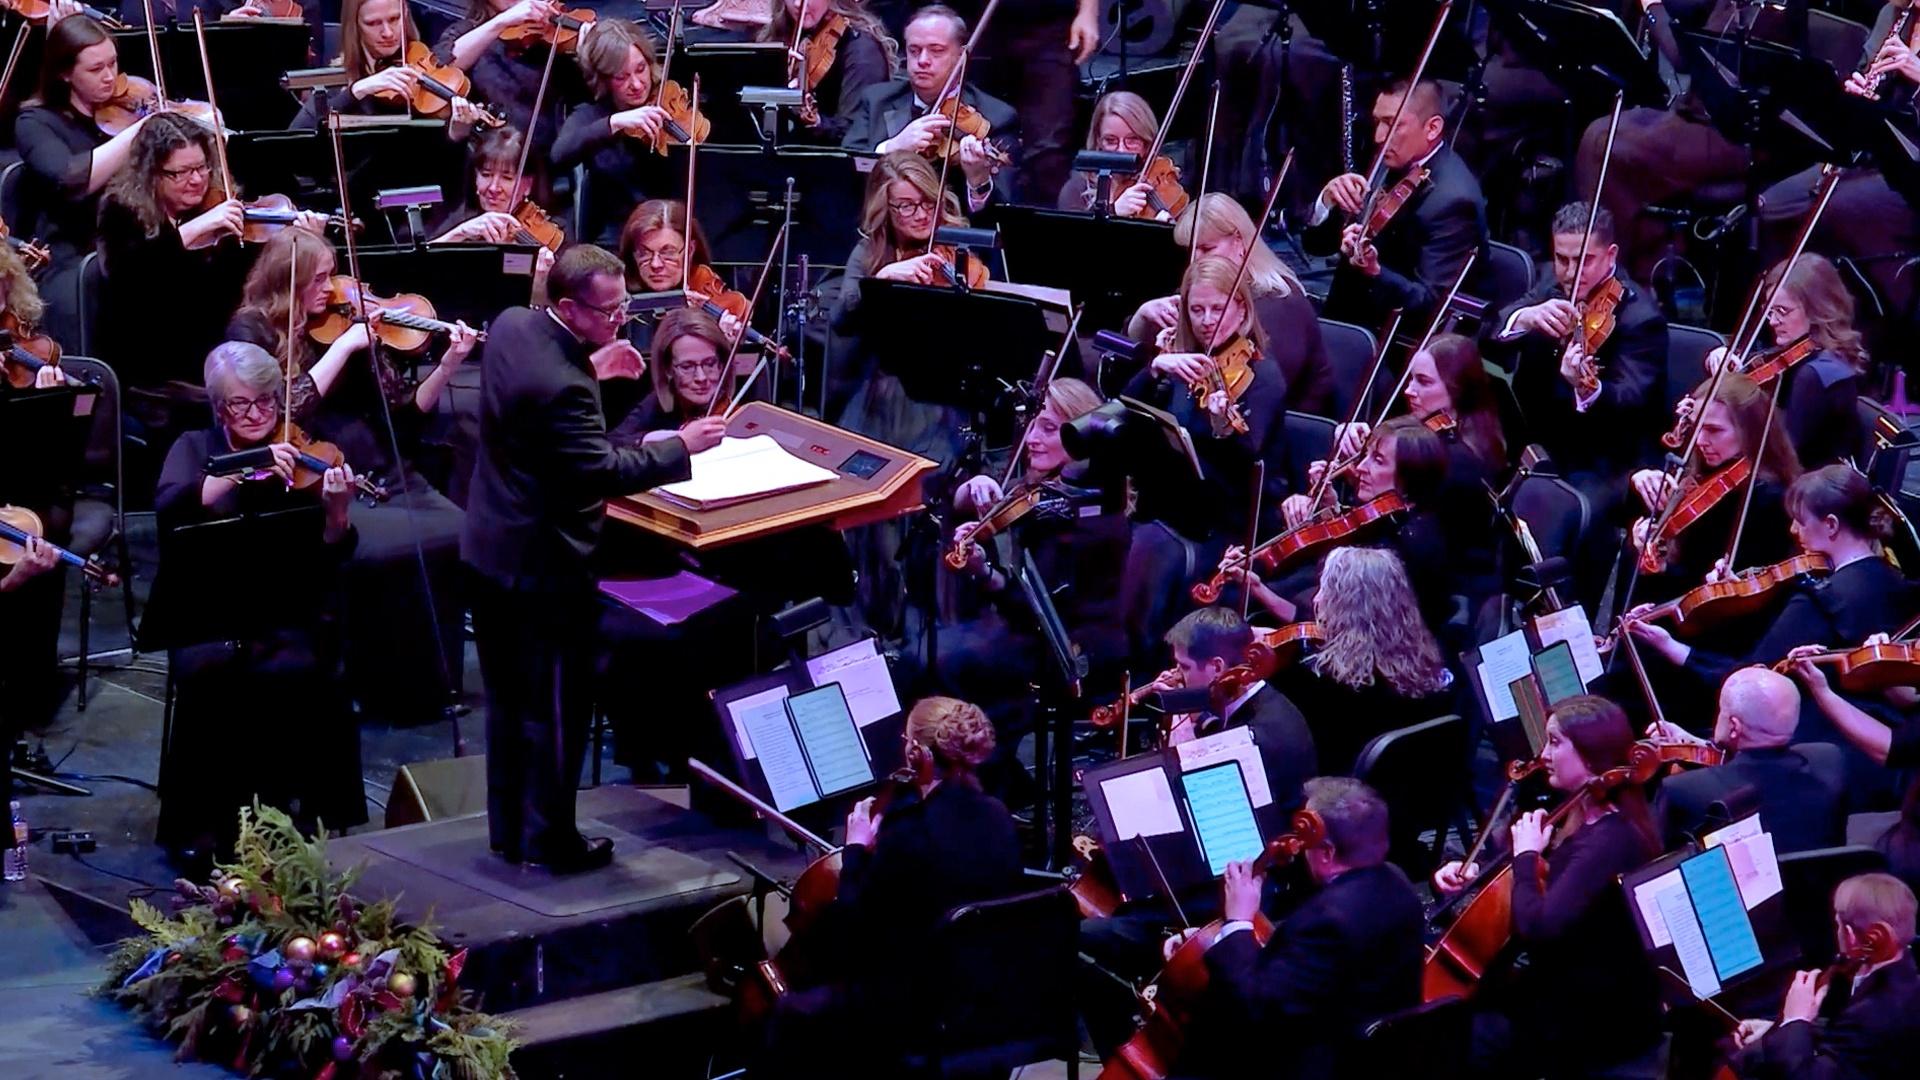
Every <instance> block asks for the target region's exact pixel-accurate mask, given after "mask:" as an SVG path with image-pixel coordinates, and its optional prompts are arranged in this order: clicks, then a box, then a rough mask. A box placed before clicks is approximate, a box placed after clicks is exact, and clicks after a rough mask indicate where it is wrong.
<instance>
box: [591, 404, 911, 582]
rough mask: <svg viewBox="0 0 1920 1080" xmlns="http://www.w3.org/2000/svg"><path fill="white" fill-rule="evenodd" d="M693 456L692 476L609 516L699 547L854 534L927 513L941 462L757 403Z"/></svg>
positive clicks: (612, 507)
mask: <svg viewBox="0 0 1920 1080" xmlns="http://www.w3.org/2000/svg"><path fill="white" fill-rule="evenodd" d="M693 460H694V476H693V479H692V480H689V481H686V482H684V483H680V484H666V485H663V486H662V487H659V488H655V489H653V490H651V491H642V492H639V493H637V494H633V495H623V496H621V497H619V498H616V499H613V500H611V501H609V502H608V503H607V514H608V516H609V517H612V518H614V519H615V520H617V521H624V522H626V523H628V524H630V525H636V526H638V527H639V528H641V529H643V530H645V531H646V532H648V533H651V534H653V535H655V536H658V537H660V538H662V539H665V540H667V541H669V542H671V543H674V544H677V545H680V546H683V547H688V548H692V549H693V550H695V551H705V550H708V549H711V548H719V547H725V546H727V545H730V544H737V543H740V542H743V541H747V540H755V539H759V538H762V537H767V536H773V535H776V534H779V533H784V532H788V531H791V530H794V529H799V528H802V527H805V526H810V525H822V526H826V527H828V528H831V529H834V530H845V529H851V528H854V527H856V526H859V525H870V524H872V523H874V522H877V521H885V520H887V519H889V518H895V517H899V516H901V515H903V514H910V513H912V512H914V511H916V510H919V509H920V508H921V506H922V505H923V501H922V492H921V486H922V484H923V482H924V481H925V478H926V476H927V474H928V473H930V472H932V471H933V470H934V468H935V464H936V463H935V462H933V461H930V460H928V459H927V458H923V457H920V456H919V455H917V454H910V453H908V452H906V451H905V450H900V449H896V448H895V447H891V446H888V445H887V444H885V443H881V442H875V441H874V440H872V439H869V438H865V437H864V436H860V435H856V434H854V433H853V432H851V431H843V430H841V429H840V428H837V427H834V426H833V425H831V424H825V423H822V422H820V421H818V420H814V419H810V418H808V417H805V416H801V415H800V414H798V413H793V412H788V411H787V410H785V409H781V408H777V407H775V406H773V405H768V404H766V403H765V402H758V401H756V402H751V403H749V404H747V405H743V406H741V407H740V409H739V411H738V412H736V413H734V415H733V420H732V422H731V423H729V424H728V426H727V439H726V441H725V442H723V443H722V444H721V445H720V446H717V447H715V448H713V449H712V450H708V451H705V452H704V453H701V454H697V455H695V456H694V459H693Z"/></svg>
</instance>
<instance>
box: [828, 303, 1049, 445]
mask: <svg viewBox="0 0 1920 1080" xmlns="http://www.w3.org/2000/svg"><path fill="white" fill-rule="evenodd" d="M860 305H861V307H862V309H863V311H862V318H863V320H864V321H865V323H866V325H867V326H869V327H872V328H874V330H873V332H871V333H869V334H867V335H866V338H865V340H866V341H867V342H868V344H869V345H870V346H871V347H872V348H873V349H874V350H875V351H876V352H877V353H878V354H879V361H880V367H881V369H882V370H884V371H887V372H889V373H890V374H892V375H894V376H895V377H896V378H898V379H899V380H900V385H901V386H902V388H904V389H905V390H906V392H907V395H908V396H909V397H911V398H913V399H915V400H917V401H923V402H930V403H938V404H943V405H952V406H954V407H956V408H960V409H965V410H967V411H969V412H972V413H974V414H976V415H985V414H990V413H992V412H994V411H996V409H997V407H998V405H999V404H1000V402H1001V400H1002V399H1003V398H1005V397H1006V395H1007V393H1008V391H1009V390H1010V389H1011V388H1013V387H1017V386H1018V385H1019V384H1020V382H1021V381H1022V380H1026V379H1031V378H1033V373H1034V372H1035V371H1036V370H1038V369H1039V367H1040V354H1042V353H1044V352H1046V351H1047V350H1048V349H1050V348H1053V347H1054V346H1055V345H1056V344H1058V341H1057V337H1058V335H1056V334H1055V333H1054V332H1053V331H1052V330H1050V329H1048V327H1047V320H1046V309H1045V308H1043V307H1042V306H1041V305H1040V304H1038V303H1037V302H1035V301H1033V300H1029V299H1027V298H1026V297H1023V296H1012V295H1008V294H1004V293H994V292H985V291H978V290H976V291H970V292H969V291H961V290H958V289H953V288H946V287H940V286H931V285H913V284H908V283H906V282H900V281H882V280H880V279H878V278H867V279H865V280H863V281H861V282H860ZM958 327H965V328H966V332H965V333H958V332H955V328H958Z"/></svg>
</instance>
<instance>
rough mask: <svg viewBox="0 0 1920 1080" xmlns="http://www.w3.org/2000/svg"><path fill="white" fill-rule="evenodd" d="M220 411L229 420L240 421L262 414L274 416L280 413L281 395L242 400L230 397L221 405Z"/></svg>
mask: <svg viewBox="0 0 1920 1080" xmlns="http://www.w3.org/2000/svg"><path fill="white" fill-rule="evenodd" d="M220 411H221V412H223V413H225V414H226V415H227V419H229V420H240V419H243V418H245V417H246V416H247V414H249V413H255V412H257V413H261V414H262V415H266V416H272V415H274V414H276V413H278V412H279V411H280V395H279V394H268V395H267V396H266V397H257V398H242V397H230V398H227V399H226V400H225V401H222V402H221V403H220Z"/></svg>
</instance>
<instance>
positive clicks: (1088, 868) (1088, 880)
mask: <svg viewBox="0 0 1920 1080" xmlns="http://www.w3.org/2000/svg"><path fill="white" fill-rule="evenodd" d="M1073 853H1074V854H1075V855H1077V856H1079V860H1080V861H1079V863H1078V864H1077V865H1076V866H1074V867H1072V868H1071V869H1069V870H1068V871H1067V892H1068V893H1069V894H1071V895H1072V896H1073V902H1074V904H1075V905H1076V906H1077V907H1079V909H1080V917H1081V918H1083V919H1110V918H1112V917H1113V913H1114V912H1115V911H1118V910H1119V909H1120V904H1121V900H1122V897H1121V896H1120V886H1119V885H1118V884H1117V883H1116V882H1115V881H1114V880H1113V865H1112V864H1111V863H1109V862H1108V861H1107V853H1106V851H1104V850H1103V849H1102V848H1101V847H1100V841H1098V840H1095V839H1094V838H1093V837H1091V836H1086V835H1080V836H1076V837H1074V838H1073Z"/></svg>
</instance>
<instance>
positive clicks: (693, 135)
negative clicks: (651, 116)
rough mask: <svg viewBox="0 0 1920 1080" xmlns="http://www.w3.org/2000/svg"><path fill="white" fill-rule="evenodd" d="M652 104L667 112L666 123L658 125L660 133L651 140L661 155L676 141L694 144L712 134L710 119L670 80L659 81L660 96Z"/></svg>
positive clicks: (705, 139) (683, 143)
mask: <svg viewBox="0 0 1920 1080" xmlns="http://www.w3.org/2000/svg"><path fill="white" fill-rule="evenodd" d="M654 104H655V105H658V106H659V107H660V109H661V111H663V112H665V113H666V114H667V121H666V123H664V124H662V125H660V133H659V134H658V135H656V136H654V139H653V149H654V152H655V153H657V154H661V155H665V154H666V152H667V147H669V146H672V145H674V144H676V143H678V144H680V145H683V146H685V145H694V146H698V145H699V144H701V143H703V142H706V141H707V136H709V135H711V134H713V121H711V120H709V119H707V115H706V114H705V113H703V112H699V111H698V110H697V109H695V107H694V100H693V97H692V95H690V94H688V93H687V91H686V88H685V87H683V86H681V85H680V84H679V83H677V82H674V81H673V80H672V79H667V80H665V81H664V82H662V83H661V84H660V97H659V99H658V100H657V101H655V102H654Z"/></svg>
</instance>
